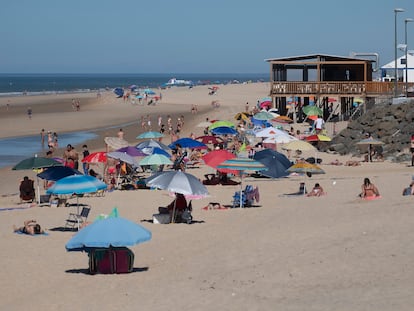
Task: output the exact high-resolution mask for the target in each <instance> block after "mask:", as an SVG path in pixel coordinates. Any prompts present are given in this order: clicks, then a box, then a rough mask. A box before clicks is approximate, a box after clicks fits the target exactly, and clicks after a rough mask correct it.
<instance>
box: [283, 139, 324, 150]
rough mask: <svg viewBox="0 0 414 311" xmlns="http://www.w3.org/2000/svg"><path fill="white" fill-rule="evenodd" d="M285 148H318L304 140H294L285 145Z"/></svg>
mask: <svg viewBox="0 0 414 311" xmlns="http://www.w3.org/2000/svg"><path fill="white" fill-rule="evenodd" d="M283 149H285V150H300V151H315V150H316V148H315V147H314V146H312V145H311V144H310V143H308V142H307V141H304V140H294V141H291V142H289V143H287V144H285V145H284V147H283Z"/></svg>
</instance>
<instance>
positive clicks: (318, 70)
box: [265, 54, 414, 122]
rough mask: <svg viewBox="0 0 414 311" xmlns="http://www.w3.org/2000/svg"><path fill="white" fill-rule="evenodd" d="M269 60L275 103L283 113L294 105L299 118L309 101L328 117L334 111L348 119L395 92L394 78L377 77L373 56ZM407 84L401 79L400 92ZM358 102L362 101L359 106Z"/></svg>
mask: <svg viewBox="0 0 414 311" xmlns="http://www.w3.org/2000/svg"><path fill="white" fill-rule="evenodd" d="M265 61H267V62H268V63H269V64H270V94H269V95H270V96H271V97H272V99H273V104H274V106H275V107H276V108H278V109H279V113H281V114H282V115H285V114H287V113H291V112H292V109H293V110H294V112H295V117H296V114H297V117H298V121H299V122H300V121H301V120H302V119H303V118H304V116H303V114H302V113H301V107H303V106H306V105H309V104H315V105H318V106H319V107H320V108H322V109H323V111H324V118H325V120H328V121H329V119H331V118H332V116H333V115H335V116H338V118H340V120H348V119H349V118H350V117H352V116H353V114H355V112H356V110H361V111H362V110H365V109H367V108H369V107H370V106H372V105H373V104H375V102H376V101H377V100H378V99H379V98H381V99H382V100H383V99H384V98H387V99H388V98H390V97H392V96H393V93H394V82H382V81H373V72H374V69H375V68H373V63H375V60H373V59H362V58H351V57H343V56H335V55H326V54H311V55H301V56H290V57H283V58H272V59H266V60H265ZM413 85H414V83H410V85H409V87H412V86H413ZM405 87H406V84H405V83H403V82H402V81H401V82H400V81H399V82H398V91H399V93H405ZM334 101H335V111H332V106H333V105H332V102H334ZM355 102H359V103H362V104H360V105H359V107H358V106H356V105H355ZM292 107H293V108H292Z"/></svg>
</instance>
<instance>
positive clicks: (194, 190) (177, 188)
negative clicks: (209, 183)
mask: <svg viewBox="0 0 414 311" xmlns="http://www.w3.org/2000/svg"><path fill="white" fill-rule="evenodd" d="M145 183H146V184H147V185H148V186H151V187H155V188H159V189H162V190H168V191H170V192H175V193H181V194H184V195H186V194H191V195H201V196H207V195H208V190H207V188H206V187H205V186H204V185H203V184H202V183H201V182H200V180H199V179H198V178H197V177H195V176H194V175H192V174H189V173H185V172H182V171H168V172H160V173H158V174H154V175H152V176H150V177H148V178H147V179H146V180H145Z"/></svg>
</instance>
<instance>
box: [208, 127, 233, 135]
mask: <svg viewBox="0 0 414 311" xmlns="http://www.w3.org/2000/svg"><path fill="white" fill-rule="evenodd" d="M211 133H213V134H214V135H236V134H237V131H236V130H235V129H234V128H231V127H228V126H219V127H216V128H214V129H212V130H211Z"/></svg>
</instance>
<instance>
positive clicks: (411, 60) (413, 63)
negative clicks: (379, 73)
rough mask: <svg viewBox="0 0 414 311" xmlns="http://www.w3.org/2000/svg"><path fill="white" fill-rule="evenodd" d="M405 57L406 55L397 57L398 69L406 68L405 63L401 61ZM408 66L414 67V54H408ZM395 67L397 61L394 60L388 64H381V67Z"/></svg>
mask: <svg viewBox="0 0 414 311" xmlns="http://www.w3.org/2000/svg"><path fill="white" fill-rule="evenodd" d="M402 59H405V55H403V56H401V57H399V58H397V68H398V69H405V64H402V63H401V60H402ZM407 67H408V68H412V67H414V55H410V54H407ZM394 68H395V62H394V60H392V61H391V62H389V63H388V64H385V65H384V66H381V69H394Z"/></svg>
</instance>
